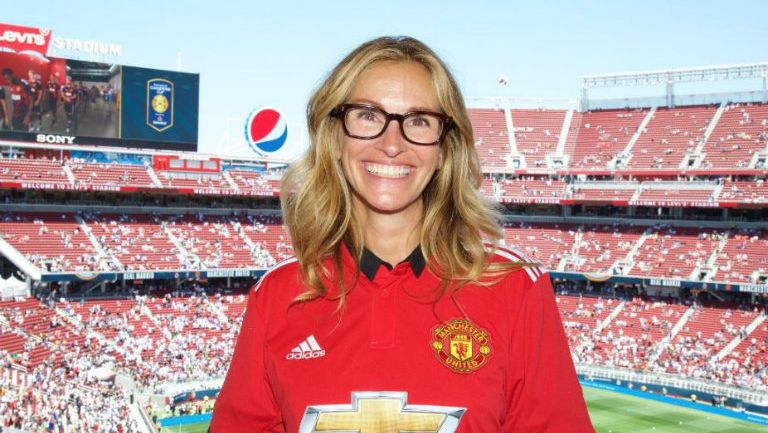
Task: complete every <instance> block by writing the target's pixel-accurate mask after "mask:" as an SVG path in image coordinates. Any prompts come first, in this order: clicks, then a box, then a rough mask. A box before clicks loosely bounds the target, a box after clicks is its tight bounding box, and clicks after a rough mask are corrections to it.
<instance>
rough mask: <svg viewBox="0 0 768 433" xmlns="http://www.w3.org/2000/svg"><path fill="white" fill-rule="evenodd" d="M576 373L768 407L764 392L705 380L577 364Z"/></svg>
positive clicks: (767, 397)
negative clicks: (700, 393)
mask: <svg viewBox="0 0 768 433" xmlns="http://www.w3.org/2000/svg"><path fill="white" fill-rule="evenodd" d="M576 372H577V373H578V374H582V375H584V376H587V377H599V378H605V379H614V380H623V381H628V382H635V383H647V384H654V385H660V386H669V387H675V388H683V389H689V390H691V391H700V392H706V393H708V394H715V395H724V396H726V397H729V398H734V399H738V400H741V401H743V402H746V403H751V404H754V405H757V406H768V394H766V393H764V392H760V391H752V390H747V389H743V388H738V387H735V386H729V385H724V384H717V383H714V382H709V381H705V380H697V379H690V378H684V377H680V376H675V375H671V374H666V373H649V372H641V371H636V370H629V369H624V368H616V367H603V366H596V365H578V364H577V365H576Z"/></svg>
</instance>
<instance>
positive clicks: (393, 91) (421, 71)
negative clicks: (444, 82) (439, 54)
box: [349, 61, 440, 111]
mask: <svg viewBox="0 0 768 433" xmlns="http://www.w3.org/2000/svg"><path fill="white" fill-rule="evenodd" d="M349 100H350V102H369V103H374V104H376V105H379V106H381V107H382V108H384V109H385V110H388V111H390V110H393V111H401V110H403V111H407V110H414V109H429V110H437V109H438V108H439V106H440V104H439V101H438V98H437V94H436V92H435V86H434V83H433V81H432V75H431V74H430V72H429V71H428V70H427V68H425V67H424V66H423V65H421V64H419V63H416V62H405V61H404V62H393V61H382V62H376V63H374V64H372V65H371V66H369V67H368V68H366V69H365V70H364V71H363V72H362V73H361V74H360V76H359V77H358V78H357V80H356V81H355V83H354V85H353V86H352V90H351V92H350V95H349Z"/></svg>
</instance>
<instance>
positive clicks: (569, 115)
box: [554, 110, 573, 156]
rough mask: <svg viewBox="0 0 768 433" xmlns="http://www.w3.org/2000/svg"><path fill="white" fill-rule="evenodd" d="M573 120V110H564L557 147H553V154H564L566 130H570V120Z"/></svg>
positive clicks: (566, 137)
mask: <svg viewBox="0 0 768 433" xmlns="http://www.w3.org/2000/svg"><path fill="white" fill-rule="evenodd" d="M572 121H573V110H568V111H566V112H565V118H564V119H563V127H562V128H560V137H559V138H558V140H557V148H556V149H555V154H554V156H563V155H564V154H565V143H567V142H568V132H569V131H570V130H571V122H572Z"/></svg>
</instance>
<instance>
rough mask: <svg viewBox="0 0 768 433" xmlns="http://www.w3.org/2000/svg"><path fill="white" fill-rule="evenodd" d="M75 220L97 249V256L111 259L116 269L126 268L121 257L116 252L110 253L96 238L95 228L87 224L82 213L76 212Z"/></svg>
mask: <svg viewBox="0 0 768 433" xmlns="http://www.w3.org/2000/svg"><path fill="white" fill-rule="evenodd" d="M75 221H77V223H78V224H79V225H80V229H81V230H82V231H83V233H85V235H86V236H87V237H88V240H89V241H91V244H92V245H93V247H94V248H95V249H96V258H97V259H102V258H106V259H108V260H109V262H111V263H112V265H113V266H114V269H125V266H124V265H123V264H122V263H121V262H120V259H118V258H117V257H116V256H115V255H114V254H109V253H107V251H106V250H105V249H104V245H102V244H101V242H99V240H98V239H97V238H96V235H94V234H93V230H91V228H90V227H88V224H86V222H85V220H84V219H83V218H82V217H81V216H80V214H75Z"/></svg>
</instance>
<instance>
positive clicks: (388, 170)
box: [365, 164, 411, 177]
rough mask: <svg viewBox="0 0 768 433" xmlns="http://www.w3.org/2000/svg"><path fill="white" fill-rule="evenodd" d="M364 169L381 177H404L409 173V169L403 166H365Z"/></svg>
mask: <svg viewBox="0 0 768 433" xmlns="http://www.w3.org/2000/svg"><path fill="white" fill-rule="evenodd" d="M365 169H366V170H368V173H371V174H375V175H376V176H382V177H405V176H408V173H410V172H411V168H410V167H407V166H404V165H383V164H365Z"/></svg>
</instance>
